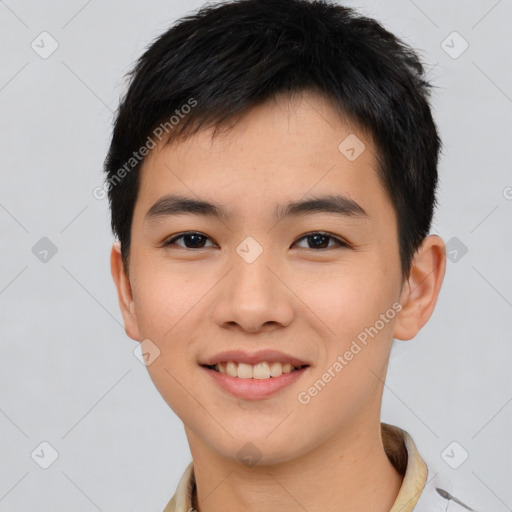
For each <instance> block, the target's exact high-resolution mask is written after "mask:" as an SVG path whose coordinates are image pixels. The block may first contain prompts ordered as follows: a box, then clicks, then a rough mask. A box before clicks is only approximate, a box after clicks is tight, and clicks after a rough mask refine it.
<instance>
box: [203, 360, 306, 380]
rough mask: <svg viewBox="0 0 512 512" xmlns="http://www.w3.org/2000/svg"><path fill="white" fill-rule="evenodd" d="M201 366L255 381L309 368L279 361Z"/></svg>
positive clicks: (230, 375) (228, 362) (224, 362)
mask: <svg viewBox="0 0 512 512" xmlns="http://www.w3.org/2000/svg"><path fill="white" fill-rule="evenodd" d="M201 366H202V367H204V368H208V369H209V370H213V371H214V372H217V373H222V374H225V375H227V376H229V377H233V378H237V379H253V380H266V379H276V378H278V377H281V376H282V375H285V374H288V373H293V372H297V371H299V370H302V369H303V368H308V367H309V365H308V364H301V365H298V366H293V365H292V364H291V363H281V362H279V361H262V362H260V363H256V364H247V363H241V362H236V361H221V362H219V363H217V364H202V365H201Z"/></svg>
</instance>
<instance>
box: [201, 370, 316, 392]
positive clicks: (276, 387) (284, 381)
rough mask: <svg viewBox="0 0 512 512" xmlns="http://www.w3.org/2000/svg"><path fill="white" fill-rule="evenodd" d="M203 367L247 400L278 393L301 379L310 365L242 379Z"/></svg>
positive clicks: (227, 388) (218, 380)
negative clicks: (267, 376) (267, 375)
mask: <svg viewBox="0 0 512 512" xmlns="http://www.w3.org/2000/svg"><path fill="white" fill-rule="evenodd" d="M202 368H203V369H204V370H206V371H207V372H208V373H209V374H210V375H211V377H212V378H213V379H214V381H215V382H216V383H217V384H218V385H219V386H220V387H222V388H223V389H225V390H226V391H229V393H231V394H232V395H235V396H236V397H238V398H244V399H246V400H259V399H262V398H267V397H269V396H271V395H273V394H274V393H277V392H278V391H280V390H281V389H283V388H285V387H286V386H290V385H291V384H293V383H294V382H295V381H297V380H298V379H300V378H301V377H302V375H304V372H305V371H306V370H307V369H308V368H309V367H308V366H306V367H305V368H301V369H300V370H295V371H293V372H290V373H283V374H282V375H280V376H279V377H270V378H269V379H240V378H238V377H230V376H229V375H227V374H225V373H220V372H217V371H215V370H211V369H210V368H206V367H204V366H202Z"/></svg>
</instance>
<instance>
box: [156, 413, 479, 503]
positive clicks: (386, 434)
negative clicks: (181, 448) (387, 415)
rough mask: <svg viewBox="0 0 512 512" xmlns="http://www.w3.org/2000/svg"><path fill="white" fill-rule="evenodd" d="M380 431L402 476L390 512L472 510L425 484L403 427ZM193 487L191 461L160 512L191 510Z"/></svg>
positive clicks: (385, 426) (424, 468) (383, 426)
mask: <svg viewBox="0 0 512 512" xmlns="http://www.w3.org/2000/svg"><path fill="white" fill-rule="evenodd" d="M381 432H382V441H383V444H384V450H385V451H386V454H387V456H388V458H389V460H390V461H391V462H392V464H393V465H394V466H395V468H396V469H397V471H398V472H399V473H400V474H401V475H402V476H403V477H404V478H403V481H402V486H401V487H400V491H399V492H398V495H397V497H396V500H395V503H394V504H393V506H392V507H391V510H390V512H412V511H413V510H414V512H435V511H437V510H443V511H450V512H452V511H453V512H457V511H467V510H471V509H469V508H468V507H466V506H464V505H463V504H462V503H461V502H460V501H459V500H457V499H456V498H453V497H452V496H450V495H449V494H448V493H447V492H446V491H442V493H441V494H440V493H439V492H438V491H437V490H436V489H435V488H434V487H433V486H428V487H426V486H425V484H426V482H427V475H428V470H427V465H426V464H425V462H424V461H423V459H422V458H421V456H420V454H419V453H418V450H417V449H416V445H415V444H414V441H413V440H412V438H411V436H410V435H409V434H408V433H407V432H406V431H405V430H402V429H401V428H399V427H395V426H393V425H388V424H387V423H381ZM195 489H196V482H195V477H194V466H193V462H191V463H190V464H189V465H188V467H187V469H186V470H185V472H184V473H183V476H182V477H181V479H180V481H179V483H178V487H177V488H176V492H175V494H174V496H173V497H172V498H171V500H170V501H169V503H168V504H167V506H166V507H165V509H164V510H163V512H192V511H193V510H194V508H193V506H192V498H193V496H194V494H195ZM420 498H421V499H420ZM441 507H442V508H441Z"/></svg>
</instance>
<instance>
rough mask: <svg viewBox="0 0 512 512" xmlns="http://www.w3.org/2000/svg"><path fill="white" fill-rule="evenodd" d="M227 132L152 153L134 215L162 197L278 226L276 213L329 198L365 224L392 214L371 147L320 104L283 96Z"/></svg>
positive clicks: (306, 95)
mask: <svg viewBox="0 0 512 512" xmlns="http://www.w3.org/2000/svg"><path fill="white" fill-rule="evenodd" d="M225 128H226V126H223V127H221V129H220V130H219V131H218V132H216V133H215V136H213V135H214V129H213V128H210V129H204V130H200V131H199V132H197V133H196V134H194V135H192V136H190V137H189V138H187V139H186V140H184V141H183V140H181V141H177V140H176V141H173V142H172V143H170V144H167V145H164V144H159V145H158V146H157V147H156V148H155V149H154V150H152V152H151V153H150V154H149V155H148V156H147V157H146V160H145V162H144V164H143V166H142V169H141V177H140V185H139V194H138V200H137V204H136V215H140V216H144V215H145V214H146V213H147V211H148V210H149V209H150V208H151V206H152V205H153V204H154V203H155V202H156V201H158V200H159V199H161V198H162V197H163V196H165V195H166V194H180V195H182V196H188V197H195V198H196V199H202V200H206V201H208V202H211V203H214V204H218V205H219V206H222V207H223V210H225V211H226V212H227V213H228V214H229V215H232V216H236V215H239V216H242V217H243V216H252V217H253V218H254V217H255V216H258V217H259V216H260V215H261V216H262V217H268V218H270V217H272V218H275V215H276V210H277V209H278V206H279V205H284V204H288V203H289V202H291V201H297V200H299V199H300V198H306V197H309V196H311V197H318V196H324V195H327V194H330V195H332V194H342V195H343V196H345V197H347V198H349V199H351V200H353V201H354V202H356V203H357V204H359V205H361V206H362V208H363V209H364V210H365V211H366V212H367V213H368V214H369V217H370V218H372V217H379V216H380V217H382V216H383V215H385V214H386V210H387V214H391V215H392V214H393V212H392V210H393V208H392V205H391V203H390V202H389V199H388V197H387V195H386V193H385V190H384V188H383V186H382V184H381V183H380V180H379V178H378V176H377V159H376V155H375V148H374V145H373V143H372V141H371V140H370V139H369V138H368V136H367V135H366V134H365V133H364V132H363V131H362V130H361V129H360V128H359V126H358V125H357V124H356V123H354V122H351V121H350V120H349V119H346V118H341V117H340V115H339V114H338V113H337V112H336V111H335V110H334V108H333V106H332V104H331V103H330V102H329V100H327V99H326V98H324V97H323V96H321V95H319V94H315V93H310V92H303V93H300V94H298V95H294V96H285V95H282V96H280V97H277V98H275V99H273V100H270V101H267V102H265V103H263V104H260V105H258V106H256V107H254V108H253V109H251V110H250V111H248V112H246V113H245V114H244V115H243V116H242V117H240V118H238V119H237V120H236V121H232V122H231V124H230V125H229V129H225Z"/></svg>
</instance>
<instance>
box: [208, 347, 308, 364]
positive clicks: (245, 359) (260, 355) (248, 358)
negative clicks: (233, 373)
mask: <svg viewBox="0 0 512 512" xmlns="http://www.w3.org/2000/svg"><path fill="white" fill-rule="evenodd" d="M223 361H235V362H237V363H245V364H251V365H254V364H257V363H261V362H263V361H266V362H268V363H275V362H279V363H283V364H286V363H290V364H291V365H292V366H295V367H300V366H304V365H306V366H309V365H308V363H307V362H306V361H303V360H301V359H298V358H297V357H293V356H291V355H289V354H285V353H284V352H279V351H278V350H271V349H269V350H258V351H257V352H244V351H243V350H226V351H224V352H219V353H218V354H215V355H214V356H211V357H208V358H206V359H204V360H203V361H202V362H200V363H199V364H201V365H207V366H212V365H216V364H218V363H221V362H223Z"/></svg>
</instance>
